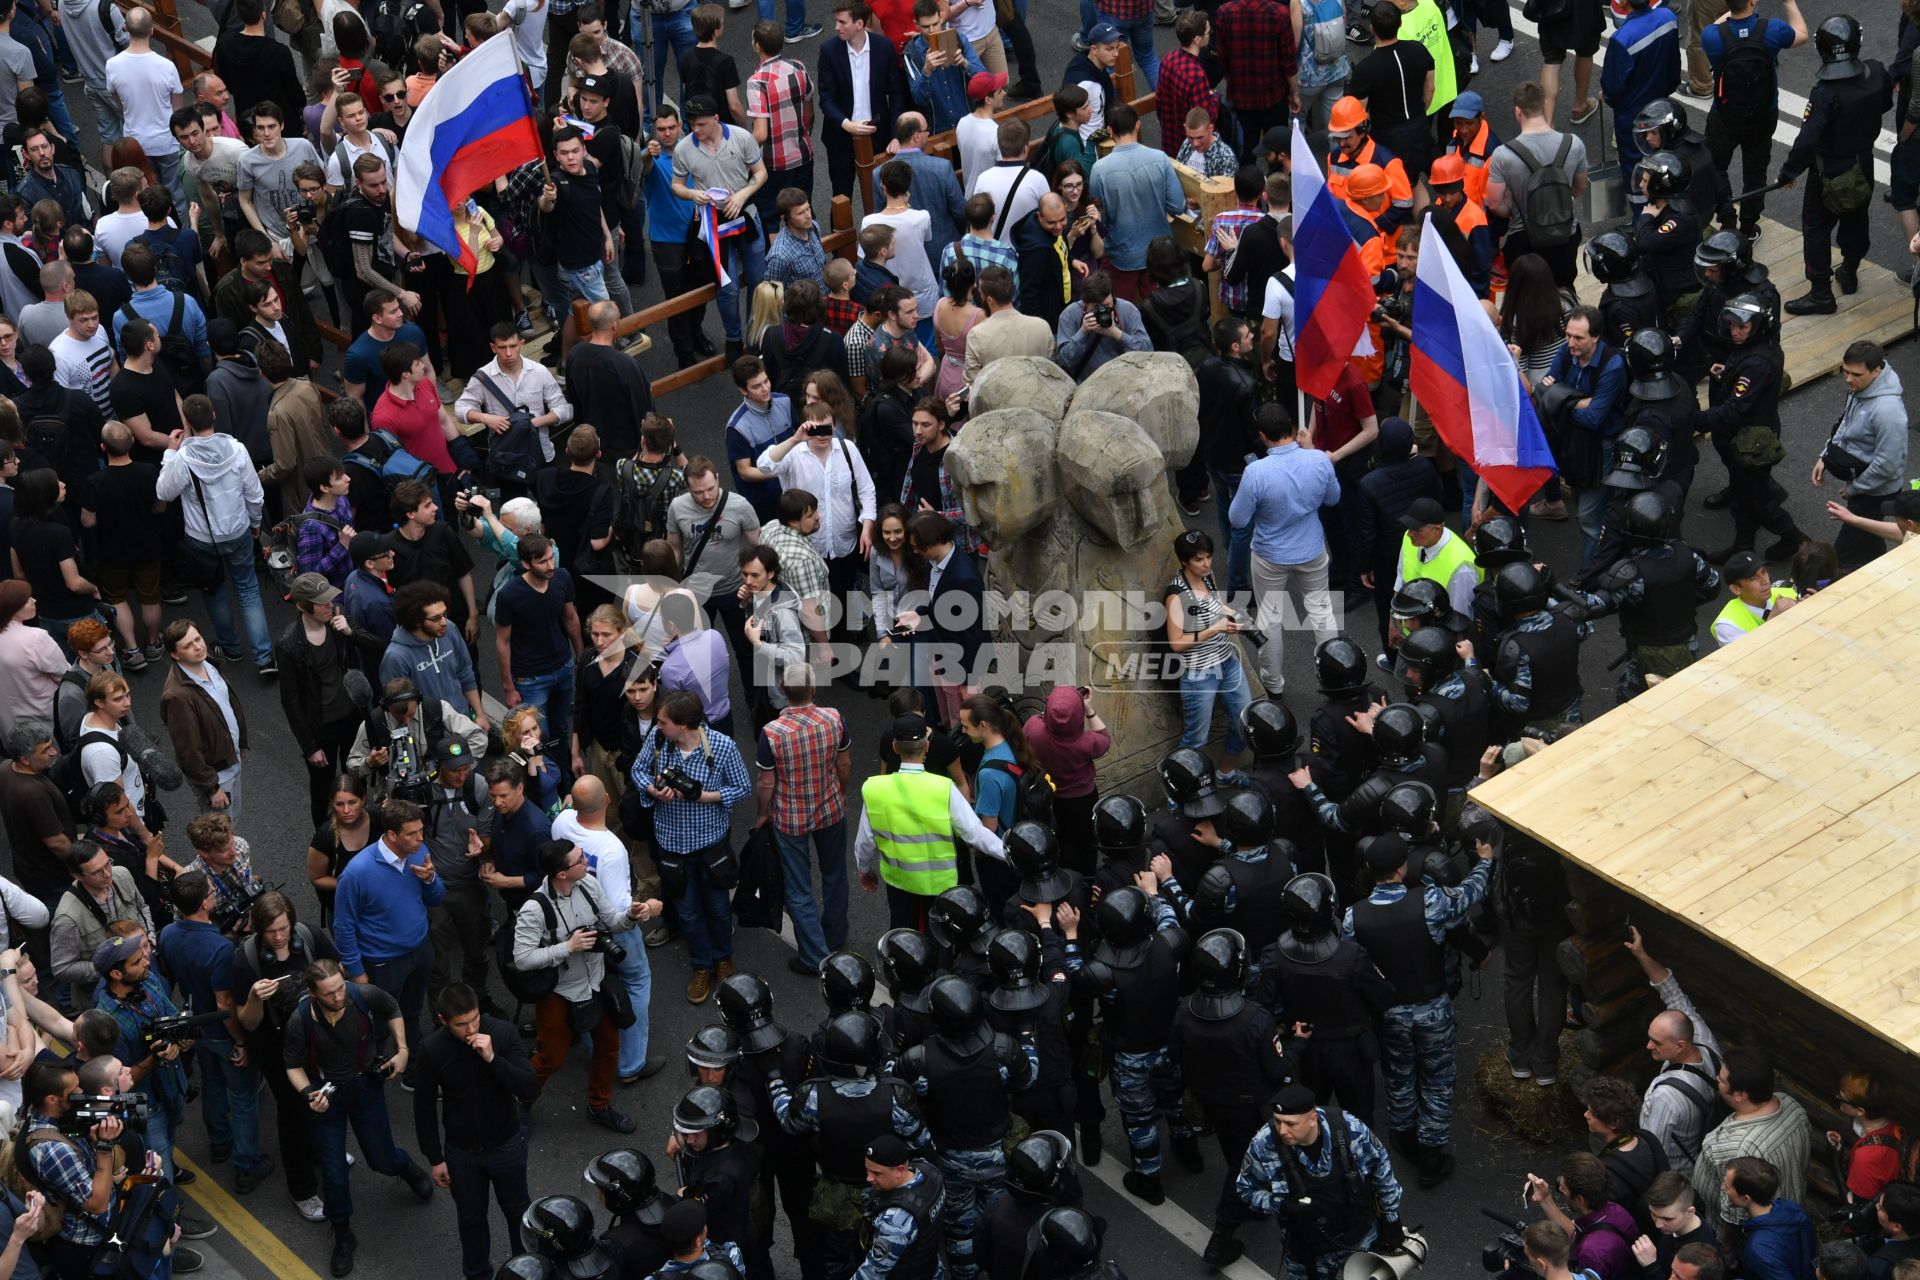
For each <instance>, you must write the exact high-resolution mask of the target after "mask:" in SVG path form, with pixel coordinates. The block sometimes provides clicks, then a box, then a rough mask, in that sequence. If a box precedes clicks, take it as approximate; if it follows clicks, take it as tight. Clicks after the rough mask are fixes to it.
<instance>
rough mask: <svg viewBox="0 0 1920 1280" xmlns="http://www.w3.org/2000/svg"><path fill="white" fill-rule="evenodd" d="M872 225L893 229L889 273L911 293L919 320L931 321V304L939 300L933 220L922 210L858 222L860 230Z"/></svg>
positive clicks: (886, 214)
mask: <svg viewBox="0 0 1920 1280" xmlns="http://www.w3.org/2000/svg"><path fill="white" fill-rule="evenodd" d="M876 222H884V223H885V224H886V225H887V226H890V227H892V228H893V273H894V274H895V275H897V276H899V277H900V283H901V284H903V285H905V286H906V287H907V288H909V289H911V290H913V296H914V299H915V300H916V301H918V302H919V304H920V315H921V318H923V319H926V320H931V319H933V304H934V303H936V302H938V301H939V300H940V282H939V281H938V280H936V279H935V278H934V275H933V263H932V261H931V260H930V259H929V256H928V255H929V254H930V253H931V252H932V251H933V244H932V241H933V218H932V217H931V216H929V215H928V213H927V211H926V210H925V209H907V210H903V211H902V212H900V213H870V214H868V215H867V216H866V217H865V218H863V219H862V220H861V222H860V226H861V228H862V229H863V230H864V229H865V228H867V227H870V226H872V225H873V224H874V223H876Z"/></svg>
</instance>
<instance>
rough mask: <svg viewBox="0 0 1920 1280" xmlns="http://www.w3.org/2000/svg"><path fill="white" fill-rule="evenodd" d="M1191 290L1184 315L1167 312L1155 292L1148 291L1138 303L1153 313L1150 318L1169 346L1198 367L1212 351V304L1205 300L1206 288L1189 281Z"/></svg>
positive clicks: (1194, 366) (1195, 367)
mask: <svg viewBox="0 0 1920 1280" xmlns="http://www.w3.org/2000/svg"><path fill="white" fill-rule="evenodd" d="M1188 287H1189V288H1190V289H1192V290H1193V298H1194V302H1193V306H1191V307H1189V308H1188V309H1187V314H1186V315H1184V316H1169V315H1167V314H1166V312H1165V311H1164V310H1162V308H1161V305H1160V302H1159V298H1160V295H1159V294H1158V293H1150V294H1148V295H1147V296H1146V297H1145V298H1143V299H1141V301H1140V306H1141V308H1142V309H1143V310H1145V311H1146V312H1147V313H1148V314H1149V315H1151V316H1152V317H1153V322H1154V323H1155V324H1156V325H1158V326H1159V327H1160V329H1161V331H1162V332H1164V333H1165V334H1166V338H1167V342H1168V343H1169V344H1170V349H1171V350H1173V351H1175V352H1178V353H1179V354H1180V355H1181V356H1183V357H1185V358H1186V361H1187V363H1188V364H1189V365H1191V366H1193V368H1194V369H1195V370H1196V371H1198V369H1199V368H1200V366H1201V365H1203V364H1205V363H1206V362H1207V359H1208V357H1210V356H1212V355H1213V348H1212V346H1210V345H1209V343H1208V338H1207V318H1208V315H1209V314H1210V312H1211V310H1212V309H1211V307H1209V306H1208V303H1207V292H1206V290H1205V289H1201V288H1198V287H1196V286H1195V285H1194V284H1193V282H1191V281H1189V282H1188Z"/></svg>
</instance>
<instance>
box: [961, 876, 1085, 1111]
mask: <svg viewBox="0 0 1920 1280" xmlns="http://www.w3.org/2000/svg"><path fill="white" fill-rule="evenodd" d="M1041 911H1042V914H1043V915H1044V916H1045V917H1046V921H1047V923H1046V924H1045V925H1044V926H1043V927H1042V930H1041V932H1040V933H1039V934H1038V935H1036V934H1032V933H1029V932H1027V931H1026V930H1025V929H1002V930H1001V931H1000V932H999V933H997V934H995V935H994V938H993V942H992V943H990V944H989V945H988V947H987V966H988V967H989V968H990V969H992V970H993V978H994V987H993V990H992V991H990V992H988V993H987V1021H988V1022H989V1023H991V1024H992V1026H993V1029H994V1030H995V1031H997V1032H1000V1033H1002V1034H1005V1035H1008V1036H1013V1035H1015V1034H1017V1033H1019V1032H1020V1031H1022V1030H1027V1029H1031V1030H1032V1032H1033V1048H1034V1054H1035V1057H1036V1063H1035V1069H1034V1077H1033V1083H1032V1084H1031V1085H1029V1086H1028V1087H1027V1088H1025V1089H1022V1090H1021V1091H1020V1092H1019V1093H1017V1094H1015V1095H1014V1097H1013V1113H1014V1114H1015V1115H1017V1116H1019V1117H1020V1118H1021V1119H1022V1120H1024V1121H1026V1122H1027V1126H1028V1127H1029V1128H1031V1129H1059V1130H1061V1131H1062V1132H1071V1131H1072V1129H1073V1124H1074V1119H1075V1113H1076V1108H1077V1105H1078V1101H1079V1099H1078V1096H1077V1095H1078V1092H1079V1090H1078V1089H1077V1088H1076V1087H1075V1079H1074V1075H1075V1072H1074V1066H1075V1063H1076V1062H1077V1061H1078V1056H1077V1053H1076V1043H1075V1038H1074V1036H1073V1032H1074V1031H1075V1030H1077V1029H1078V1028H1076V1027H1075V1025H1074V1024H1075V1022H1076V1011H1075V1009H1074V1007H1073V1001H1072V999H1071V997H1072V994H1073V989H1072V984H1071V983H1070V982H1069V981H1068V979H1067V971H1066V956H1065V946H1066V939H1065V938H1064V937H1063V936H1062V935H1061V933H1060V932H1059V930H1058V929H1056V928H1055V927H1054V925H1053V908H1052V907H1051V905H1047V906H1043V907H1042V908H1041ZM1042 938H1045V939H1047V942H1046V943H1045V944H1044V945H1043V943H1042V941H1041V939H1042ZM1079 1016H1080V1018H1082V1019H1083V1018H1084V1017H1085V1014H1084V1013H1081V1014H1080V1015H1079ZM1079 1038H1080V1039H1084V1038H1085V1037H1084V1034H1082V1035H1081V1036H1080V1037H1079ZM1102 1114H1104V1112H1103V1113H1102ZM1090 1123H1092V1124H1094V1125H1096V1126H1097V1125H1098V1124H1099V1123H1100V1116H1094V1117H1092V1118H1091V1121H1090Z"/></svg>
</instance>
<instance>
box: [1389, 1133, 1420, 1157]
mask: <svg viewBox="0 0 1920 1280" xmlns="http://www.w3.org/2000/svg"><path fill="white" fill-rule="evenodd" d="M1387 1141H1388V1144H1389V1145H1390V1146H1392V1147H1393V1149H1394V1150H1395V1151H1398V1152H1399V1153H1400V1154H1401V1155H1403V1156H1411V1157H1412V1158H1413V1159H1416V1160H1418V1159H1419V1158H1420V1137H1419V1134H1418V1133H1416V1132H1415V1131H1414V1130H1412V1129H1394V1130H1391V1131H1389V1133H1388V1134H1387Z"/></svg>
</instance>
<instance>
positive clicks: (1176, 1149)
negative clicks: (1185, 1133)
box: [1171, 1138, 1207, 1173]
mask: <svg viewBox="0 0 1920 1280" xmlns="http://www.w3.org/2000/svg"><path fill="white" fill-rule="evenodd" d="M1171 1145H1172V1147H1173V1158H1174V1159H1175V1160H1178V1161H1179V1162H1180V1167H1181V1168H1182V1169H1185V1170H1186V1171H1187V1172H1188V1173H1200V1172H1202V1171H1203V1170H1205V1169H1206V1167H1207V1161H1206V1158H1205V1157H1204V1156H1202V1155H1201V1154H1200V1139H1198V1138H1175V1139H1174V1140H1173V1142H1172V1144H1171Z"/></svg>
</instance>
